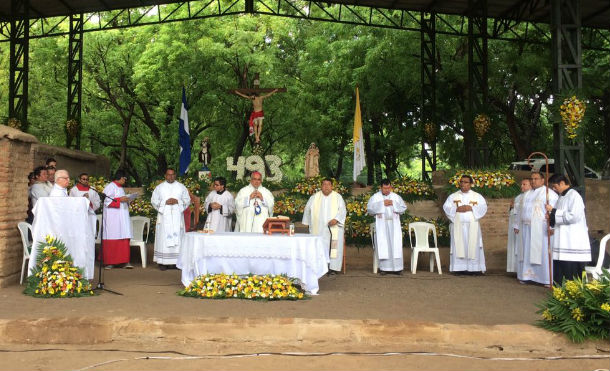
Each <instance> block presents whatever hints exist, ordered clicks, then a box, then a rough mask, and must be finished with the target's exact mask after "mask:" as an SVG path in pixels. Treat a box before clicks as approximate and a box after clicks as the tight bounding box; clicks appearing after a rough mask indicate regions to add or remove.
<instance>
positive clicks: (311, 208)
mask: <svg viewBox="0 0 610 371" xmlns="http://www.w3.org/2000/svg"><path fill="white" fill-rule="evenodd" d="M346 215H347V209H346V208H345V201H343V197H341V195H340V194H338V193H337V192H335V191H333V182H332V180H331V179H329V178H326V179H324V180H323V181H322V190H321V191H318V192H316V193H315V194H314V195H312V196H311V197H310V198H309V200H308V201H307V205H305V211H304V213H303V224H305V225H308V226H309V233H311V234H316V235H320V236H322V237H323V238H324V241H325V246H328V247H329V256H330V264H329V269H330V272H329V273H330V274H335V273H336V272H339V271H341V266H342V264H343V248H344V246H343V235H344V232H345V216H346Z"/></svg>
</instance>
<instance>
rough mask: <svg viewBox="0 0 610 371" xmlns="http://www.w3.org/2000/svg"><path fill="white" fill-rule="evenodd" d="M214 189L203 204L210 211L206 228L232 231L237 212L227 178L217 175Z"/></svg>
mask: <svg viewBox="0 0 610 371" xmlns="http://www.w3.org/2000/svg"><path fill="white" fill-rule="evenodd" d="M212 186H213V187H214V190H213V191H212V192H210V194H208V196H207V197H206V198H205V203H204V204H203V207H204V209H205V210H206V212H207V213H208V217H207V218H206V220H205V229H207V230H208V231H214V232H230V231H231V223H232V221H233V213H235V199H233V195H232V194H231V192H229V191H227V189H226V186H227V180H226V179H225V178H223V177H221V176H220V177H217V178H215V179H214V183H212Z"/></svg>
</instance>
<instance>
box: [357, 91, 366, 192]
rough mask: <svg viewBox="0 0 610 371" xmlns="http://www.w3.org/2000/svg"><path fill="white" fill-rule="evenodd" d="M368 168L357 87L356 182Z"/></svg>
mask: <svg viewBox="0 0 610 371" xmlns="http://www.w3.org/2000/svg"><path fill="white" fill-rule="evenodd" d="M365 166H366V160H365V159H364V138H363V137H362V116H361V114H360V95H359V93H358V87H356V112H355V113H354V182H355V181H356V178H358V175H360V172H361V171H362V169H364V167H365Z"/></svg>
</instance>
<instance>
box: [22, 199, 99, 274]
mask: <svg viewBox="0 0 610 371" xmlns="http://www.w3.org/2000/svg"><path fill="white" fill-rule="evenodd" d="M33 213H34V222H33V223H32V239H33V241H34V244H33V246H32V253H31V255H30V262H29V264H28V275H30V274H31V271H32V269H33V268H34V267H35V266H36V257H37V255H38V243H39V242H44V241H45V237H46V236H47V235H52V236H55V237H56V238H58V239H60V240H61V241H62V242H63V243H64V244H65V245H66V250H67V251H68V254H70V256H72V259H73V260H74V265H76V266H77V267H80V268H83V274H84V276H85V278H87V279H92V278H93V276H94V265H95V236H94V234H93V231H94V230H95V226H93V227H92V226H91V220H90V219H89V200H88V199H87V198H85V197H41V198H39V199H38V202H36V206H35V207H34V210H33ZM93 222H95V221H93Z"/></svg>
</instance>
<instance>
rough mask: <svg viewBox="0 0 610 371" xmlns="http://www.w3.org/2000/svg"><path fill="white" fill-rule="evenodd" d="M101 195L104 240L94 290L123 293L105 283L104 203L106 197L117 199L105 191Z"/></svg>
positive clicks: (101, 244)
mask: <svg viewBox="0 0 610 371" xmlns="http://www.w3.org/2000/svg"><path fill="white" fill-rule="evenodd" d="M99 195H100V200H101V201H100V204H101V205H102V220H101V221H100V241H102V242H101V243H100V263H99V266H98V278H97V286H96V287H95V289H93V290H94V291H97V290H102V291H108V292H110V293H113V294H115V295H123V294H121V293H120V292H118V291H113V290H110V289H107V288H106V287H105V285H104V275H103V274H102V271H103V270H104V221H105V219H106V213H105V212H104V209H105V207H106V205H104V200H105V199H106V198H109V199H111V200H112V201H116V200H115V199H114V198H112V197H109V196H107V195H106V194H105V193H103V192H99Z"/></svg>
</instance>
